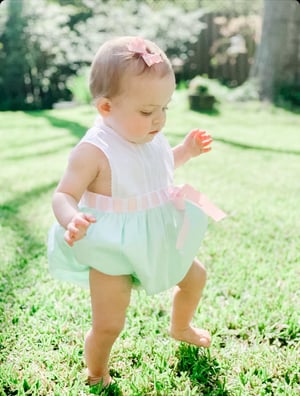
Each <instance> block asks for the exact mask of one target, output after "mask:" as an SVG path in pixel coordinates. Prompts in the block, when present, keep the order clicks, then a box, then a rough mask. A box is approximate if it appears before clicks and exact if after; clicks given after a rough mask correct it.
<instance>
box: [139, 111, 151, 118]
mask: <svg viewBox="0 0 300 396" xmlns="http://www.w3.org/2000/svg"><path fill="white" fill-rule="evenodd" d="M141 114H142V115H143V116H146V117H147V116H151V114H152V111H141Z"/></svg>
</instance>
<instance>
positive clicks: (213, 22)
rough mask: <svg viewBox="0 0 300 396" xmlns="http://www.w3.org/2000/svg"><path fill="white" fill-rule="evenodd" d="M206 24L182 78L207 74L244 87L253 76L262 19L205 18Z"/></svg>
mask: <svg viewBox="0 0 300 396" xmlns="http://www.w3.org/2000/svg"><path fill="white" fill-rule="evenodd" d="M202 21H203V22H204V23H205V24H206V28H204V29H203V30H202V31H201V33H200V36H199V40H198V41H197V43H196V44H194V45H193V46H191V51H190V52H191V55H190V56H189V58H188V60H187V61H186V62H185V64H184V66H183V69H182V71H181V72H180V74H179V75H178V77H179V78H182V79H185V80H188V79H191V78H193V77H194V76H196V75H199V74H200V75H203V74H206V75H207V76H208V77H209V78H216V79H218V80H221V81H222V82H223V83H226V84H228V85H230V86H237V85H240V84H242V83H243V82H244V81H245V80H246V79H247V77H248V75H249V70H250V67H251V63H252V62H253V58H254V53H255V47H256V41H257V40H258V36H259V33H260V22H261V20H260V17H259V16H257V15H249V16H236V17H235V16H224V15H218V14H216V13H210V14H205V15H204V16H203V17H202Z"/></svg>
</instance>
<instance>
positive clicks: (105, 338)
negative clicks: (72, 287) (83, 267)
mask: <svg viewBox="0 0 300 396" xmlns="http://www.w3.org/2000/svg"><path fill="white" fill-rule="evenodd" d="M90 290H91V304H92V328H91V330H90V331H89V332H88V334H87V336H86V339H85V359H86V364H87V368H88V376H89V383H90V385H94V384H96V383H99V382H101V381H102V383H103V385H104V386H106V385H109V384H110V382H111V377H110V375H109V368H108V361H109V356H110V351H111V348H112V346H113V344H114V342H115V340H116V339H117V337H118V336H119V334H120V332H121V331H122V329H123V326H124V322H125V314H126V308H127V306H128V304H129V301H130V292H131V279H130V276H127V275H124V276H110V275H106V274H103V273H102V272H99V271H96V270H95V269H91V270H90Z"/></svg>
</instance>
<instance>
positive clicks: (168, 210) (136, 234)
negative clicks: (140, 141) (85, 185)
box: [48, 201, 207, 294]
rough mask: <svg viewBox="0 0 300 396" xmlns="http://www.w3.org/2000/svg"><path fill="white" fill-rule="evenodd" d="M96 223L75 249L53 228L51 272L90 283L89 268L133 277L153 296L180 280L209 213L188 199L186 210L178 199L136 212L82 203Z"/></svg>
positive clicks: (75, 244)
mask: <svg viewBox="0 0 300 396" xmlns="http://www.w3.org/2000/svg"><path fill="white" fill-rule="evenodd" d="M80 210H81V211H83V212H88V213H91V214H92V215H93V216H94V217H95V218H96V223H93V224H91V225H90V227H89V228H88V230H87V235H86V236H85V237H84V238H83V239H81V240H80V241H77V242H75V243H74V246H73V247H70V246H69V245H68V244H67V243H66V242H65V241H64V233H65V229H64V228H63V227H62V226H60V225H59V224H58V223H56V224H54V225H53V226H52V228H51V230H50V232H49V239H48V262H49V270H50V273H51V274H52V275H53V276H54V277H56V278H58V279H61V280H64V281H70V282H73V283H76V284H79V285H81V286H83V287H86V288H88V287H89V270H90V268H94V269H96V270H98V271H100V272H103V273H105V274H108V275H130V276H131V277H132V279H133V284H135V285H140V286H142V287H143V288H144V289H145V291H146V292H147V294H155V293H159V292H161V291H164V290H167V289H169V288H170V287H172V286H174V285H176V284H177V283H179V282H180V281H181V280H182V279H183V278H184V276H185V275H186V273H187V272H188V270H189V268H190V267H191V264H192V262H193V259H194V257H195V256H196V255H197V253H198V250H199V247H200V244H201V241H202V239H203V237H204V234H205V231H206V228H207V215H206V214H205V213H204V212H203V211H202V209H201V208H199V207H198V206H196V205H194V204H193V203H191V202H189V201H185V203H184V208H183V210H179V209H177V208H176V207H175V206H174V204H173V203H172V202H170V201H169V202H165V203H163V204H162V205H160V206H156V207H153V208H149V209H146V210H139V211H135V212H117V213H116V212H107V211H101V210H97V209H94V208H90V207H82V208H81V209H80Z"/></svg>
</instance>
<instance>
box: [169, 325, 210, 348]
mask: <svg viewBox="0 0 300 396" xmlns="http://www.w3.org/2000/svg"><path fill="white" fill-rule="evenodd" d="M170 335H171V337H173V338H175V340H178V341H183V342H187V343H188V344H192V345H196V346H198V347H204V348H208V347H209V346H210V344H211V337H210V334H209V332H208V331H207V330H204V329H198V328H197V327H192V326H189V327H187V328H186V329H184V330H174V328H171V330H170Z"/></svg>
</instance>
